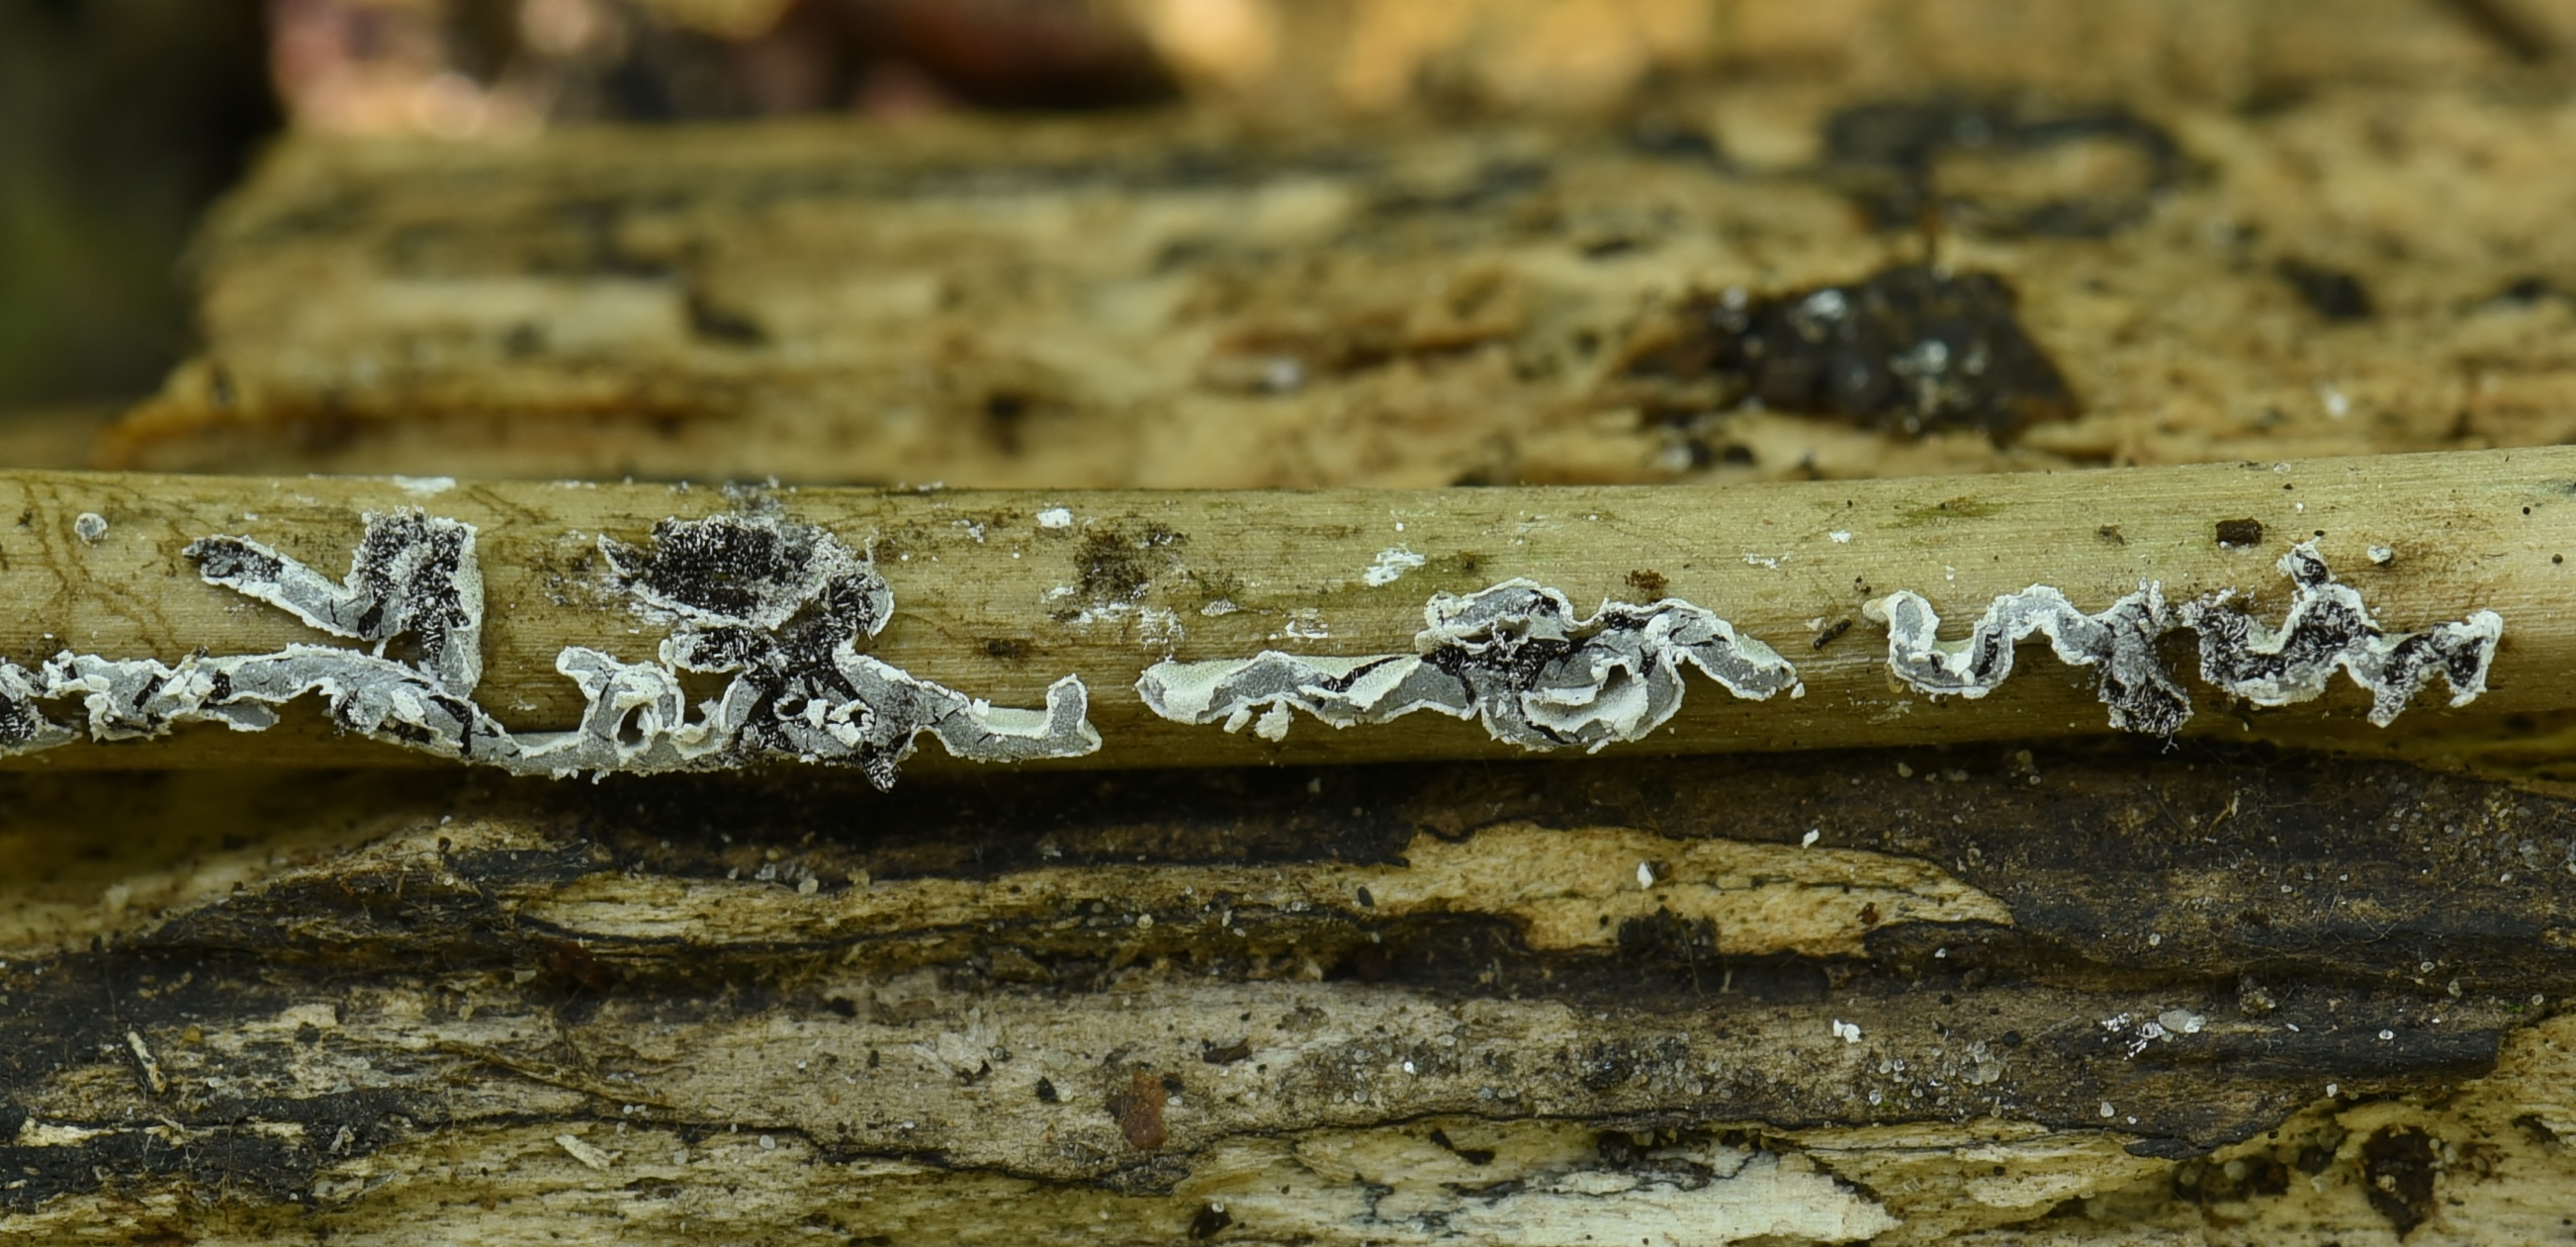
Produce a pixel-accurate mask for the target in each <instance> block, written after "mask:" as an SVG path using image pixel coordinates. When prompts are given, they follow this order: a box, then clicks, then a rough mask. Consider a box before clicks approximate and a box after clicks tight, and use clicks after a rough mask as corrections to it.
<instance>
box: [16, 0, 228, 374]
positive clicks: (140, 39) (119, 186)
mask: <svg viewBox="0 0 2576 1247" xmlns="http://www.w3.org/2000/svg"><path fill="white" fill-rule="evenodd" d="M277 124H278V110H277V105H276V103H275V100H274V98H273V96H272V94H271V92H270V89H269V83H268V75H267V69H266V39H265V36H264V33H263V31H262V23H261V20H260V8H259V5H258V3H257V0H0V412H5V411H8V410H12V409H17V408H26V407H36V406H52V405H71V404H96V403H105V402H116V401H121V400H127V399H132V398H135V397H138V396H140V395H143V394H146V393H149V392H150V391H151V390H152V388H153V387H154V386H155V385H156V384H158V382H159V381H160V378H161V375H162V373H163V372H164V371H165V370H167V369H168V368H169V367H170V365H171V364H173V363H174V362H176V361H177V359H178V356H179V353H180V350H181V348H182V347H183V346H184V345H185V343H186V336H187V299H186V297H185V290H184V288H183V286H182V282H181V277H180V272H179V259H180V255H181V252H182V250H183V249H184V247H185V246H186V243H187V238H188V231H189V229H190V226H191V224H192V223H193V222H194V220H195V218H196V216H197V214H198V213H199V212H200V211H202V210H203V208H204V207H205V205H206V204H207V203H208V202H209V201H211V200H212V199H213V198H214V196H215V195H216V194H217V193H219V192H221V191H222V190H223V188H224V187H225V186H227V185H229V184H230V183H231V182H232V181H233V180H234V179H235V178H236V177H238V176H239V175H240V173H241V170H242V167H243V164H244V162H245V161H246V160H247V158H248V157H249V156H250V154H251V153H252V151H253V149H254V148H255V146H256V145H257V143H258V142H259V141H260V140H261V138H262V137H263V136H265V135H266V134H268V133H270V132H271V131H273V130H274V129H275V128H276V127H277Z"/></svg>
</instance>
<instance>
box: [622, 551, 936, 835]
mask: <svg viewBox="0 0 2576 1247" xmlns="http://www.w3.org/2000/svg"><path fill="white" fill-rule="evenodd" d="M828 541H829V538H828V537H827V536H826V535H825V534H824V533H823V531H822V530H821V529H817V528H809V527H806V526H803V525H791V524H784V523H779V522H777V521H774V520H766V519H752V518H745V517H742V516H734V515H717V516H710V517H708V518H706V519H703V520H664V521H662V522H661V523H659V524H657V525H655V526H654V528H653V542H652V545H651V547H650V548H648V549H641V550H639V549H636V548H635V547H632V546H626V545H621V544H618V543H615V542H610V541H605V540H603V541H602V543H601V549H602V550H603V552H604V553H606V554H607V556H608V561H609V564H610V566H611V568H612V569H613V572H612V574H613V576H614V578H615V579H616V580H617V582H618V584H619V586H620V587H621V588H624V589H625V590H626V591H627V592H629V593H632V594H634V595H636V596H637V597H638V598H640V599H642V600H644V601H646V602H648V603H652V604H654V605H656V606H662V607H664V608H666V609H671V610H673V611H674V613H676V614H677V615H678V616H679V620H678V624H679V626H677V627H675V628H674V629H673V631H672V633H671V642H672V660H673V662H674V663H675V665H677V666H679V667H680V668H681V669H683V670H687V671H696V672H701V673H714V672H738V673H739V674H738V675H737V676H736V677H735V679H736V682H737V684H739V685H741V686H743V687H745V688H747V689H748V690H749V692H750V694H751V699H752V707H753V708H752V711H751V714H750V716H749V718H748V719H747V720H746V721H745V722H744V724H743V728H742V735H741V738H740V742H739V744H738V745H737V748H738V749H740V750H742V751H745V752H746V753H750V754H757V753H780V754H785V755H787V756H790V757H796V756H808V757H810V756H814V755H815V754H816V753H817V752H818V750H817V749H816V748H815V742H814V741H812V740H810V739H806V737H807V736H808V735H809V734H808V733H806V732H804V731H802V730H800V729H801V728H802V727H803V726H804V721H805V720H804V716H805V715H806V712H807V709H808V707H809V706H813V705H816V704H818V703H819V704H820V705H823V706H832V707H837V706H846V705H848V704H850V703H853V702H857V701H860V700H862V698H861V696H860V692H859V690H858V689H857V688H856V687H855V686H854V685H852V684H851V682H850V679H849V677H848V676H847V675H846V674H845V673H843V672H842V671H841V669H840V665H839V663H837V662H836V661H835V657H834V655H835V651H836V650H838V649H839V648H840V647H841V646H843V645H844V644H856V643H857V642H859V641H861V640H863V639H865V638H867V637H871V636H874V635H876V633H877V632H878V631H879V630H881V629H883V628H884V627H885V624H886V619H887V616H888V615H889V614H890V613H891V607H892V605H893V601H894V598H893V593H892V591H891V590H890V589H888V588H887V586H886V582H885V579H884V578H883V577H881V576H879V575H877V573H876V570H875V569H874V568H873V567H872V566H870V565H868V564H865V563H860V562H857V561H855V560H852V559H850V558H849V557H848V556H847V554H846V552H845V551H841V550H839V549H838V547H837V543H833V544H831V545H828V546H827V545H826V542H828ZM860 717H861V718H862V719H863V720H865V721H864V722H863V723H862V724H861V725H860V727H861V731H862V734H863V735H865V736H867V737H869V738H870V739H865V740H863V741H861V742H860V743H859V744H858V745H857V746H856V747H855V748H854V750H853V751H852V753H851V755H850V758H849V761H850V762H851V763H852V764H853V765H856V766H857V767H859V768H860V769H861V770H862V771H864V772H865V773H866V774H867V776H868V778H869V780H870V781H871V782H873V783H875V784H876V785H877V787H879V788H880V789H883V788H890V787H892V786H893V785H894V781H895V775H896V767H897V764H898V763H899V762H900V760H901V757H902V754H903V752H904V748H905V746H906V745H908V744H909V742H910V733H909V732H899V733H896V734H895V736H894V737H893V738H892V739H891V740H889V741H885V742H880V741H878V740H876V739H874V737H875V736H877V735H880V733H878V732H874V731H871V730H869V729H871V728H874V727H876V726H877V724H876V720H877V719H878V717H879V716H878V712H877V711H876V710H875V709H874V708H868V709H866V710H864V711H863V712H862V713H861V716H860Z"/></svg>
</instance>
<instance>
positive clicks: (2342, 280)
mask: <svg viewBox="0 0 2576 1247" xmlns="http://www.w3.org/2000/svg"><path fill="white" fill-rule="evenodd" d="M2279 272H2280V274H2281V280H2282V281H2285V282H2288V283H2289V284H2290V289H2292V290H2294V291H2297V292H2298V295H2299V300H2300V301H2301V302H2303V303H2305V304H2307V305H2308V309H2309V310H2310V311H2313V312H2315V313H2316V314H2317V315H2319V316H2322V317H2325V318H2326V319H2327V320H2333V321H2358V320H2368V319H2370V318H2371V317H2372V316H2375V315H2377V314H2378V308H2377V306H2376V305H2374V304H2373V303H2372V302H2371V298H2370V289H2369V287H2366V286H2364V285H2362V284H2361V279H2360V278H2358V277H2355V276H2353V275H2352V274H2350V273H2347V272H2345V271H2343V270H2342V269H2335V268H2327V267H2325V266H2323V265H2319V264H2309V263H2306V262H2304V261H2301V260H2283V261H2281V264H2280V268H2279Z"/></svg>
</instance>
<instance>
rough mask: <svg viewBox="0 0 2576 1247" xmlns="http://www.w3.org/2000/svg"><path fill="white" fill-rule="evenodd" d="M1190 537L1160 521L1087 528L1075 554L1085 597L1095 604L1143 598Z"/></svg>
mask: <svg viewBox="0 0 2576 1247" xmlns="http://www.w3.org/2000/svg"><path fill="white" fill-rule="evenodd" d="M1189 540H1190V539H1189V537H1188V535H1186V534H1183V533H1178V532H1174V531H1173V530H1171V529H1169V528H1166V527H1164V526H1163V525H1161V524H1150V523H1149V524H1144V525H1141V526H1139V527H1137V528H1134V529H1128V528H1123V527H1118V526H1114V525H1112V526H1103V527H1099V528H1093V529H1089V530H1086V531H1085V532H1084V533H1083V534H1082V541H1081V543H1080V544H1079V545H1078V546H1077V547H1076V548H1075V550H1074V555H1073V566H1074V574H1075V576H1076V577H1077V579H1078V580H1079V582H1080V587H1081V592H1082V600H1083V601H1084V602H1086V603H1089V604H1092V605H1096V606H1108V605H1117V604H1120V603H1133V602H1140V601H1143V600H1144V598H1145V591H1146V590H1147V589H1150V588H1152V587H1153V584H1154V577H1156V576H1158V575H1160V574H1162V573H1163V572H1165V571H1168V570H1170V569H1171V568H1172V566H1173V565H1174V564H1176V563H1177V562H1178V552H1179V550H1180V549H1181V547H1183V546H1186V545H1188V544H1189ZM1071 613H1074V612H1067V615H1068V616H1069V615H1070V614H1071Z"/></svg>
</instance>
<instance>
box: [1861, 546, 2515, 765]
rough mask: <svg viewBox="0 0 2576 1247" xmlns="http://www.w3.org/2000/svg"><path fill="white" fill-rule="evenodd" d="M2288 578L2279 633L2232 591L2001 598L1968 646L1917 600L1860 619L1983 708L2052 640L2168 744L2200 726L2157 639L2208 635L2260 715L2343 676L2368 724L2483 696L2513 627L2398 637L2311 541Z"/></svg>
mask: <svg viewBox="0 0 2576 1247" xmlns="http://www.w3.org/2000/svg"><path fill="white" fill-rule="evenodd" d="M2280 568H2281V570H2282V571H2283V572H2285V573H2287V574H2288V575H2289V577H2290V584H2291V592H2290V608H2289V612H2288V614H2287V615H2286V616H2285V617H2284V618H2283V619H2282V621H2281V626H2280V627H2279V628H2278V629H2273V628H2270V627H2267V626H2265V625H2264V624H2263V623H2261V622H2260V621H2258V620H2256V619H2254V618H2252V617H2250V616H2248V615H2246V614H2244V613H2243V612H2241V611H2238V610H2236V609H2234V608H2233V607H2231V606H2229V605H2228V600H2229V597H2230V594H2227V593H2218V594H2213V595H2211V596H2209V597H2205V598H2201V599H2198V600H2195V601H2190V602H2183V603H2180V604H2175V605H2168V604H2167V603H2166V602H2165V600H2164V593H2163V590H2162V588H2161V586H2158V585H2154V584H2146V585H2141V586H2139V588H2138V591H2137V592H2135V593H2132V594H2130V595H2128V596H2127V597H2124V598H2121V599H2120V600H2119V601H2116V602H2113V603H2112V604H2111V605H2110V607H2109V608H2108V609H2105V610H2103V611H2102V612H2101V613H2099V614H2093V615H2087V614H2084V613H2082V612H2081V611H2078V610H2076V609H2075V607H2074V605H2073V604H2072V603H2069V602H2068V601H2067V600H2066V595H2065V594H2063V593H2060V592H2058V591H2057V590H2055V589H2052V588H2050V587H2048V586H2046V585H2032V586H2031V587H2030V588H2028V589H2024V590H2022V591H2021V592H2019V593H2015V594H2009V595H2006V596H2004V597H2000V598H1997V599H1995V601H1994V604H1993V605H1991V606H1988V607H1987V608H1986V613H1985V615H1984V617H1982V618H1980V619H1979V620H1977V624H1976V627H1975V628H1974V629H1972V630H1971V631H1970V632H1969V635H1968V637H1967V639H1965V640H1960V641H1941V640H1936V639H1934V632H1935V630H1936V629H1937V628H1939V626H1940V623H1941V619H1940V616H1938V615H1936V614H1934V613H1933V611H1932V605H1931V603H1929V602H1926V601H1924V600H1923V598H1922V597H1921V596H1919V595H1917V594H1915V593H1912V592H1909V591H1905V590H1899V591H1897V592H1895V593H1892V594H1889V595H1888V596H1886V597H1884V598H1880V599H1879V600H1877V601H1875V602H1872V603H1870V604H1869V605H1868V606H1867V607H1866V608H1864V610H1865V613H1867V614H1868V615H1869V616H1870V617H1871V618H1872V619H1876V620H1878V621H1879V622H1881V623H1884V624H1886V625H1887V664H1888V668H1889V669H1890V670H1891V671H1893V672H1895V674H1896V677H1897V678H1898V679H1900V680H1903V681H1904V682H1905V683H1907V684H1909V685H1911V686H1913V687H1914V688H1916V689H1919V690H1921V691H1923V692H1926V693H1936V694H1956V695H1958V696H1960V697H1966V698H1971V699H1973V698H1978V697H1983V696H1985V695H1986V694H1988V693H1991V692H1993V691H1994V690H1995V688H1996V686H1997V685H2000V684H2002V683H2003V681H2004V678H2005V677H2006V676H2009V675H2011V674H2012V667H2013V645H2014V644H2015V643H2016V642H2019V641H2021V640H2023V639H2024V638H2027V637H2029V636H2030V635H2031V634H2033V633H2045V634H2047V636H2048V641H2049V646H2050V648H2052V649H2054V650H2056V651H2057V657H2058V658H2059V660H2061V661H2063V662H2067V663H2072V664H2074V665H2076V666H2084V667H2097V668H2099V669H2100V695H2101V698H2102V703H2103V704H2104V705H2106V706H2108V707H2110V709H2111V726H2113V727H2116V728H2121V729H2123V730H2127V731H2134V732H2153V733H2156V734H2159V735H2171V734H2172V733H2173V732H2174V731H2175V730H2177V729H2179V728H2180V727H2181V726H2182V725H2183V721H2184V720H2186V719H2189V718H2190V717H2191V699H2190V697H2189V696H2188V695H2187V694H2185V693H2184V691H2183V690H2182V688H2181V686H2179V685H2177V684H2176V683H2175V682H2174V680H2173V677H2171V676H2169V675H2167V674H2166V673H2165V670H2164V665H2163V663H2162V662H2160V661H2159V660H2158V659H2157V657H2156V641H2157V639H2158V638H2160V637H2162V636H2164V635H2165V634H2166V633H2168V632H2172V631H2175V630H2177V629H2189V630H2190V631H2192V632H2194V633H2197V634H2198V635H2199V638H2200V677H2201V679H2203V680H2206V681H2208V682H2209V683H2210V684H2212V685H2214V686H2216V687H2217V688H2219V689H2220V690H2221V691H2223V692H2225V693H2227V694H2229V695H2230V696H2234V697H2241V698H2243V699H2245V700H2246V701H2249V702H2252V703H2253V704H2255V705H2257V706H2286V705H2289V704H2291V703H2293V702H2302V701H2309V700H2312V699H2314V698H2316V697H2318V696H2320V695H2322V694H2323V693H2324V692H2325V688H2326V681H2327V680H2328V679H2330V678H2332V677H2333V675H2334V673H2335V670H2336V668H2338V667H2340V668H2342V669H2343V670H2344V671H2346V672H2348V673H2350V674H2351V676H2352V679H2353V682H2354V683H2356V684H2359V685H2360V686H2362V687H2363V688H2365V689H2368V690H2370V698H2371V704H2370V721H2371V722H2372V723H2373V724H2376V725H2378V726H2380V727H2386V726H2388V724H2389V723H2391V722H2393V721H2394V720H2395V719H2396V718H2397V715H2398V712H2400V711H2402V710H2404V709H2405V708H2406V703H2407V702H2408V701H2409V700H2411V699H2413V697H2414V696H2415V694H2416V692H2417V691H2418V690H2420V689H2422V688H2423V687H2424V685H2425V684H2426V683H2427V682H2428V681H2430V680H2431V679H2432V678H2433V677H2434V676H2436V675H2439V676H2440V677H2442V679H2443V681H2444V682H2445V683H2447V684H2449V685H2450V687H2451V704H2452V705H2454V706H2462V705H2466V704H2468V703H2469V702H2471V701H2474V700H2476V699H2477V696H2478V694H2480V693H2483V692H2485V691H2486V687H2487V668H2488V667H2489V666H2490V665H2492V664H2493V663H2494V661H2495V651H2496V642H2497V640H2498V639H2500V638H2501V637H2503V635H2504V619H2503V617H2501V616H2499V615H2497V614H2496V613H2495V612H2494V611H2485V610H2482V611H2477V612H2474V613H2472V614H2471V615H2470V616H2469V617H2468V618H2467V619H2466V620H2464V621H2462V622H2459V623H2446V624H2440V625H2437V626H2435V627H2433V628H2431V629H2429V630H2427V631H2424V632H2405V633H2393V634H2392V633H2389V632H2385V631H2383V630H2381V628H2380V626H2379V624H2378V622H2377V621H2375V620H2373V619H2372V618H2371V617H2370V608H2369V607H2368V606H2366V605H2364V604H2363V602H2362V600H2361V594H2360V593H2358V592H2355V591H2354V590H2353V588H2352V587H2351V586H2349V585H2344V584H2339V583H2337V582H2336V581H2335V578H2334V574H2333V573H2332V572H2331V571H2329V570H2327V568H2326V561H2325V559H2324V558H2323V557H2321V556H2319V555H2318V553H2317V548H2316V543H2314V542H2302V543H2300V544H2299V545H2297V546H2294V547H2292V548H2291V550H2290V552H2289V553H2287V554H2284V555H2282V556H2281V562H2280Z"/></svg>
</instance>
